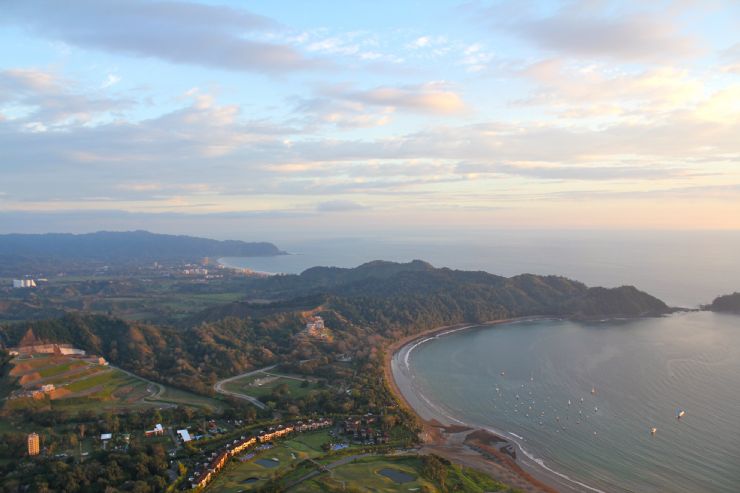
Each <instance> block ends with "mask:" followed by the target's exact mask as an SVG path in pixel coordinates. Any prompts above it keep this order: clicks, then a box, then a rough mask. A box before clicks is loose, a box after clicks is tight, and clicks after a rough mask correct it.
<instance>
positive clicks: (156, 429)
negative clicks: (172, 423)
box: [144, 423, 164, 438]
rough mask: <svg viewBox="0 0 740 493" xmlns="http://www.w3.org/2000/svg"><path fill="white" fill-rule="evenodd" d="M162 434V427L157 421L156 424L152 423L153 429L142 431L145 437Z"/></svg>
mask: <svg viewBox="0 0 740 493" xmlns="http://www.w3.org/2000/svg"><path fill="white" fill-rule="evenodd" d="M162 435H164V428H163V427H162V425H161V424H159V423H157V424H156V425H154V429H153V430H146V431H145V432H144V436H145V437H147V438H148V437H155V436H162Z"/></svg>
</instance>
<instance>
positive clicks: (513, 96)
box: [0, 0, 740, 233]
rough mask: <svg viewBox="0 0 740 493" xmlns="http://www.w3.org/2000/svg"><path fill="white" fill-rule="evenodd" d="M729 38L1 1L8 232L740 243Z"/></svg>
mask: <svg viewBox="0 0 740 493" xmlns="http://www.w3.org/2000/svg"><path fill="white" fill-rule="evenodd" d="M738 33H740V4H738V3H737V2H733V1H701V2H700V1H690V0H675V1H655V2H627V1H620V2H610V1H606V0H603V1H602V0H592V1H559V2H555V1H540V2H538V1H499V2H482V1H481V2H478V1H471V2H452V1H450V2H428V1H425V2H377V1H373V2H370V1H358V2H349V3H340V2H330V1H323V2H310V3H307V2H200V3H189V2H179V1H170V2H150V1H143V0H133V1H93V0H87V1H74V0H73V1H66V2H57V1H51V0H49V1H34V0H29V1H20V0H17V1H16V0H9V1H6V2H4V14H3V16H2V18H0V149H2V151H0V153H2V155H0V229H2V230H4V231H20V230H38V229H42V228H50V227H52V228H55V229H57V230H66V229H74V230H81V229H82V230H96V229H103V228H111V229H114V228H118V227H121V228H129V227H142V228H147V227H152V228H153V227H155V225H156V227H160V228H161V227H162V224H163V223H166V222H167V221H163V218H167V217H172V216H173V215H175V216H177V217H179V218H186V219H187V221H192V224H195V223H198V224H200V225H201V226H202V225H208V224H214V225H216V224H222V225H225V224H227V223H228V224H229V227H233V225H234V224H238V225H240V226H243V227H248V228H255V229H258V230H264V231H267V232H269V231H271V230H275V231H277V230H280V231H285V230H295V231H297V232H300V231H309V230H310V231H316V230H321V231H326V232H327V233H342V232H350V233H352V232H357V233H360V232H363V231H372V230H381V229H384V230H388V229H395V230H404V231H407V230H409V229H414V228H417V229H419V228H442V227H448V228H450V229H455V228H459V229H465V228H475V229H485V228H561V229H562V228H600V229H624V228H629V229H656V228H657V229H685V228H688V229H705V228H710V229H738V228H740V164H739V159H740V138H738V137H737V136H738V135H740V81H739V78H740V35H739V34H738ZM81 217H82V218H86V219H85V221H82V222H80V219H79V218H81ZM48 218H53V220H52V221H51V222H52V225H51V226H50V225H49V219H48ZM122 218H123V219H122ZM187 221H184V222H183V221H173V224H177V226H173V228H174V229H178V230H182V228H184V227H185V226H182V225H183V224H187ZM219 221H220V222H219ZM224 227H225V226H224ZM181 232H187V231H181Z"/></svg>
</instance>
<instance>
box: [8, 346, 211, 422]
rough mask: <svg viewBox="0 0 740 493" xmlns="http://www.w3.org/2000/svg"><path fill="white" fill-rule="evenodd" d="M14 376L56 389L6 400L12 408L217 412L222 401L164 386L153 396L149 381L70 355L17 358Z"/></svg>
mask: <svg viewBox="0 0 740 493" xmlns="http://www.w3.org/2000/svg"><path fill="white" fill-rule="evenodd" d="M13 365H14V368H13V369H12V370H11V375H12V376H15V377H18V379H19V381H20V383H21V385H22V386H23V388H24V389H26V390H33V389H38V388H39V387H40V386H41V385H44V384H54V386H55V387H56V388H55V390H54V391H53V392H51V393H49V394H48V395H46V396H45V397H44V398H43V399H32V398H19V399H11V400H8V401H6V406H8V407H9V408H11V409H27V408H31V409H47V410H64V411H69V412H78V411H82V410H94V411H101V412H103V411H116V410H125V409H141V408H148V407H149V408H150V407H157V406H172V405H185V406H190V407H196V408H202V409H206V410H209V411H218V410H220V409H221V408H222V407H223V404H222V403H221V402H219V401H217V400H215V399H210V398H208V397H204V396H199V395H195V394H191V393H189V392H185V391H182V390H177V389H172V388H168V387H165V391H164V392H163V393H162V395H161V396H160V398H159V399H156V400H155V399H152V398H151V397H150V396H151V394H152V392H150V390H149V386H150V384H149V383H148V382H147V381H145V380H143V379H141V378H138V377H135V376H132V375H130V374H128V373H126V372H123V371H121V370H119V369H117V368H113V367H109V366H102V365H98V364H96V363H91V362H88V361H85V360H82V359H79V358H72V357H69V356H50V355H39V356H34V357H33V358H16V359H15V360H13Z"/></svg>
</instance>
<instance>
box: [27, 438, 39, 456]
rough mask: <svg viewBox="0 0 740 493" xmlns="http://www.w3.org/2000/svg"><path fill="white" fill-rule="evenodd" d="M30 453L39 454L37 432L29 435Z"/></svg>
mask: <svg viewBox="0 0 740 493" xmlns="http://www.w3.org/2000/svg"><path fill="white" fill-rule="evenodd" d="M28 455H39V436H38V434H37V433H31V434H30V435H28Z"/></svg>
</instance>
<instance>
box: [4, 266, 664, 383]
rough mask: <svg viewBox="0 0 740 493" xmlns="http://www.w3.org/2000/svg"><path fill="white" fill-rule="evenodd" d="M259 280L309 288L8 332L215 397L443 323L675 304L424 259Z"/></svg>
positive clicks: (265, 288) (639, 312)
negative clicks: (259, 372)
mask: <svg viewBox="0 0 740 493" xmlns="http://www.w3.org/2000/svg"><path fill="white" fill-rule="evenodd" d="M253 286H254V287H253V288H251V289H252V290H253V291H254V292H256V293H260V295H261V296H262V297H263V298H264V297H268V296H278V295H279V296H287V295H289V294H295V295H299V294H300V295H306V294H307V293H311V295H310V296H303V297H301V298H289V299H287V300H285V301H275V302H273V303H271V304H264V303H260V304H250V303H230V304H227V305H223V306H218V307H214V308H210V309H208V310H206V311H205V312H203V313H201V314H199V316H198V317H196V318H194V319H191V320H190V323H189V324H183V326H179V327H173V326H156V325H152V324H145V323H140V322H134V321H125V320H122V319H119V318H115V317H109V316H103V315H88V314H81V313H77V314H68V315H66V316H64V317H62V318H59V319H55V320H49V321H38V322H33V323H31V324H11V325H7V326H5V327H4V328H2V331H1V333H2V336H3V339H4V342H5V343H6V344H7V345H10V346H12V345H13V344H16V343H17V342H18V341H19V340H20V339H21V338H22V337H23V335H24V334H25V333H26V331H27V330H28V329H29V328H31V329H32V330H33V332H34V334H35V335H36V337H38V338H41V339H45V340H49V341H54V342H69V343H72V344H74V345H75V346H78V347H81V348H83V349H86V350H87V351H90V352H92V353H96V354H102V355H104V356H105V357H106V358H108V359H109V360H110V361H111V362H113V363H114V364H116V365H118V366H121V367H123V368H126V369H129V370H131V371H134V372H136V373H138V374H140V375H142V376H144V377H147V378H151V379H154V380H158V381H161V382H164V383H168V384H171V385H175V386H180V387H185V388H190V389H194V390H196V391H198V392H202V393H209V392H211V386H212V384H213V383H214V382H215V381H216V380H217V379H219V378H224V377H226V376H231V375H234V374H237V373H240V372H243V371H247V370H250V369H254V368H258V367H260V366H265V365H268V364H272V363H275V362H280V361H283V362H295V361H299V360H313V361H318V362H319V363H317V364H321V363H320V362H321V361H327V362H328V361H331V360H332V359H334V358H336V357H338V356H339V355H341V354H345V353H351V354H353V355H354V356H355V357H356V358H359V359H363V358H366V357H368V356H370V355H371V354H373V353H374V352H377V351H379V350H380V348H381V347H382V346H383V344H384V342H387V341H390V340H393V339H396V338H398V337H401V336H405V335H409V334H413V333H415V332H418V331H421V330H424V329H429V328H433V327H436V326H440V325H448V324H454V323H462V322H472V323H476V322H484V321H489V320H499V319H505V318H511V317H521V316H532V315H544V316H559V317H573V318H583V317H588V318H603V317H636V316H650V315H660V314H663V313H667V312H668V311H670V309H669V308H668V307H667V306H666V305H665V304H664V303H663V302H661V301H660V300H658V299H656V298H654V297H652V296H650V295H648V294H645V293H643V292H641V291H638V290H637V289H635V288H633V287H622V288H615V289H605V288H588V287H586V286H585V285H583V284H582V283H579V282H576V281H571V280H569V279H565V278H562V277H556V276H534V275H521V276H516V277H512V278H504V277H500V276H495V275H491V274H487V273H485V272H465V271H454V270H450V269H435V268H433V267H431V266H430V265H429V264H425V263H423V262H418V261H417V262H412V263H409V264H393V263H388V262H373V263H371V264H366V265H363V266H360V267H358V268H357V269H327V268H316V269H310V270H309V271H306V272H305V273H303V274H302V275H300V276H281V277H276V278H272V279H267V280H265V281H262V282H261V283H255V284H254V285H253ZM260 286H262V288H261V289H260ZM307 313H311V314H320V315H322V316H323V317H324V318H325V319H326V322H327V326H328V327H329V328H330V329H331V331H332V338H331V339H330V340H317V339H312V338H307V337H305V336H303V335H302V334H301V332H302V330H303V327H304V325H305V321H306V317H307V315H306V314H307Z"/></svg>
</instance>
